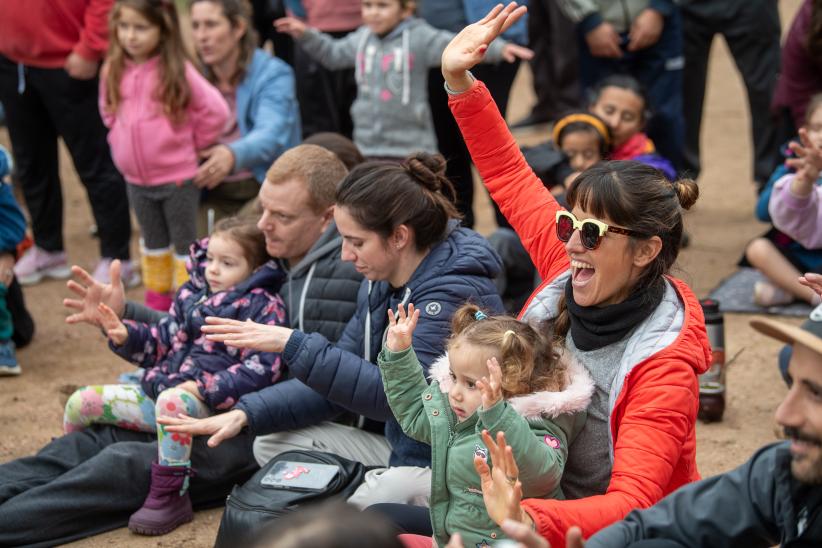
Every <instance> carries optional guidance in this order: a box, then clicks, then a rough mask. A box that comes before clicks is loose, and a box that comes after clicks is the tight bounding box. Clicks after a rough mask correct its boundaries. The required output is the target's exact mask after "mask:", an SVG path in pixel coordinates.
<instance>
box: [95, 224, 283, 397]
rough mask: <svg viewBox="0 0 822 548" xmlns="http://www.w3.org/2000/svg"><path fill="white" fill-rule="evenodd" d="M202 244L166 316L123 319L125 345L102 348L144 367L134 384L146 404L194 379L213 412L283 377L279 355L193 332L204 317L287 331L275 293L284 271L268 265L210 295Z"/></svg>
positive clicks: (193, 247) (197, 245)
mask: <svg viewBox="0 0 822 548" xmlns="http://www.w3.org/2000/svg"><path fill="white" fill-rule="evenodd" d="M207 245H208V239H204V240H202V241H200V242H195V243H193V244H192V245H191V259H190V261H189V273H190V275H191V279H190V280H189V281H188V282H186V283H185V284H184V285H183V287H181V288H180V289H179V291H177V295H176V296H175V298H174V305H173V306H172V307H171V310H170V311H169V314H168V316H166V317H164V318H163V319H162V320H160V321H159V322H157V323H153V324H148V323H138V322H134V321H131V320H125V321H124V322H123V323H125V325H126V328H127V329H128V340H126V343H125V344H124V345H123V346H116V345H114V344H113V343H111V342H109V347H110V348H111V349H112V350H113V351H114V352H116V353H117V354H118V355H120V356H122V357H123V358H125V359H127V360H129V361H130V362H132V363H134V364H136V365H138V366H140V367H145V368H146V373H145V375H143V379H142V381H141V385H142V387H143V390H144V391H145V393H146V394H148V396H149V397H151V398H152V399H155V400H156V399H157V396H158V395H159V394H160V392H162V391H163V390H165V389H166V388H170V387H172V386H176V385H178V384H180V383H182V382H185V381H189V380H194V381H196V382H197V386H198V388H199V390H200V394H201V395H202V396H203V401H204V402H205V404H206V405H207V406H208V407H209V408H210V409H212V410H215V411H216V410H223V409H229V408H231V407H233V405H234V403H236V402H237V400H239V399H240V396H242V395H243V394H247V393H249V392H253V391H255V390H260V389H261V388H263V387H266V386H269V385H271V384H273V383H275V382H277V381H278V380H280V378H281V377H282V373H283V366H282V364H281V360H280V354H278V353H272V352H257V351H254V350H239V349H237V348H231V347H226V346H225V345H224V344H222V343H215V342H212V341H209V340H206V338H205V335H204V334H202V333H201V332H200V328H201V327H202V326H203V325H204V324H205V318H206V317H207V316H219V317H220V318H231V319H235V320H241V321H242V320H247V319H250V320H253V321H255V322H259V323H264V324H269V325H288V322H287V321H286V313H285V303H284V302H283V300H282V299H281V298H280V296H279V295H278V294H277V291H279V289H280V286H281V285H282V283H283V280H285V273H284V272H283V271H282V270H281V269H280V267H279V266H277V263H276V262H274V261H269V262H268V263H266V264H265V265H263V266H261V267H260V268H258V269H257V270H256V271H254V273H253V274H251V276H250V277H249V278H247V279H246V280H245V281H243V282H242V283H240V284H238V285H236V286H234V287H233V288H231V289H228V290H227V291H219V292H217V293H211V292H210V290H209V289H208V284H207V283H206V280H205V266H206V246H207Z"/></svg>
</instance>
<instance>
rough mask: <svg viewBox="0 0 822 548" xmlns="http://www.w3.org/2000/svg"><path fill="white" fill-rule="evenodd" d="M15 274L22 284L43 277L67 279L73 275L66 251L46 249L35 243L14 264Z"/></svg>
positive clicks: (33, 282)
mask: <svg viewBox="0 0 822 548" xmlns="http://www.w3.org/2000/svg"><path fill="white" fill-rule="evenodd" d="M14 275H15V276H16V277H17V281H18V282H20V283H21V284H22V285H32V284H36V283H39V282H40V281H41V280H42V279H43V278H55V279H58V280H65V279H66V278H68V277H69V276H71V269H69V265H68V261H67V260H66V252H65V251H46V250H45V249H41V248H39V247H37V246H36V245H33V246H31V247H30V248H29V249H28V250H26V252H25V253H23V256H22V257H21V258H20V260H19V261H17V264H16V265H14Z"/></svg>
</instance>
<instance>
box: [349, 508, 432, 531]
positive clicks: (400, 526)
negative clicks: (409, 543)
mask: <svg viewBox="0 0 822 548" xmlns="http://www.w3.org/2000/svg"><path fill="white" fill-rule="evenodd" d="M365 511H366V512H376V513H377V514H381V515H382V516H384V517H387V518H388V520H389V521H390V522H391V523H392V524H393V525H394V527H395V528H396V529H397V534H399V535H422V536H425V537H430V536H431V535H433V534H434V530H433V528H432V527H431V511H430V510H429V509H428V508H426V507H425V506H412V505H410V504H393V503H382V504H372V505H371V506H369V507H368V508H366V510H365Z"/></svg>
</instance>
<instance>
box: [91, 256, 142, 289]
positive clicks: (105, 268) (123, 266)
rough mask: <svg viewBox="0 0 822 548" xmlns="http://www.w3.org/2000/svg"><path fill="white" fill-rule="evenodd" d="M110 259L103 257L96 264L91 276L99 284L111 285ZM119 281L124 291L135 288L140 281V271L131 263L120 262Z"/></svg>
mask: <svg viewBox="0 0 822 548" xmlns="http://www.w3.org/2000/svg"><path fill="white" fill-rule="evenodd" d="M113 260H114V259H111V258H110V257H103V258H102V259H100V262H99V263H97V268H95V269H94V274H92V276H93V277H94V279H95V280H97V281H98V282H100V283H101V284H109V283H111V261H113ZM120 279H121V280H122V281H123V286H125V288H126V289H131V288H132V287H137V286H138V285H140V282H141V281H142V280H141V279H140V271H139V269H138V268H137V266H136V265H135V264H134V262H132V261H124V260H120Z"/></svg>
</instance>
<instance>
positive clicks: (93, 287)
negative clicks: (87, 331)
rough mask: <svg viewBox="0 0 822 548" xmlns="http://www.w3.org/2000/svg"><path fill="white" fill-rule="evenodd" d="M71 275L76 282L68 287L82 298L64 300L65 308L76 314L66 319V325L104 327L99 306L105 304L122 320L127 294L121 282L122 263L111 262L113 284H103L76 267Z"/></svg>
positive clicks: (72, 282) (69, 283) (117, 261)
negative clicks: (76, 324) (86, 324)
mask: <svg viewBox="0 0 822 548" xmlns="http://www.w3.org/2000/svg"><path fill="white" fill-rule="evenodd" d="M71 273H72V274H74V277H75V278H76V280H69V281H68V282H66V286H67V287H68V288H69V290H70V291H71V292H72V293H74V294H75V295H77V296H78V297H80V298H79V299H63V306H65V307H66V308H69V309H71V310H75V312H74V313H73V314H71V315H69V316H68V317H66V323H69V324H74V323H88V324H91V325H94V326H97V327H102V324H101V323H100V311H99V308H98V307H99V305H100V303H103V304H105V305H107V306H108V307H110V308H111V309H112V310H113V311H114V314H115V315H116V316H117V317H118V318H120V317H122V315H123V311H124V310H125V308H126V292H125V288H124V287H123V282H122V281H120V261H119V260H114V261H111V269H110V270H109V276H110V279H111V283H108V284H102V283H100V282H98V281H97V280H95V279H94V277H93V276H92V275H91V274H89V273H88V272H86V271H85V270H84V269H82V268H80V267H79V266H77V265H75V266H72V267H71Z"/></svg>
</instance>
